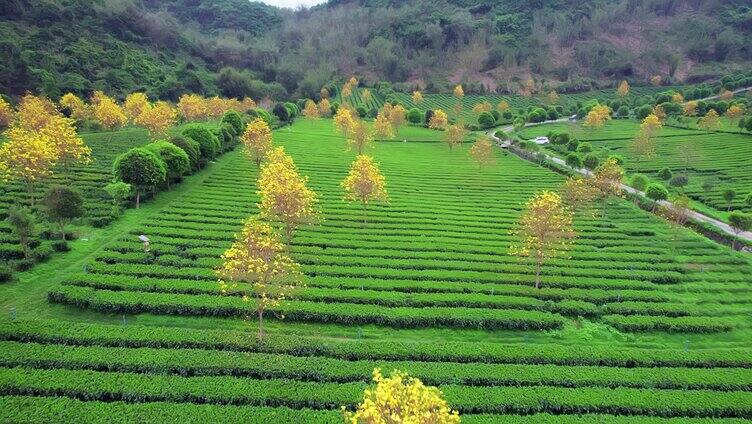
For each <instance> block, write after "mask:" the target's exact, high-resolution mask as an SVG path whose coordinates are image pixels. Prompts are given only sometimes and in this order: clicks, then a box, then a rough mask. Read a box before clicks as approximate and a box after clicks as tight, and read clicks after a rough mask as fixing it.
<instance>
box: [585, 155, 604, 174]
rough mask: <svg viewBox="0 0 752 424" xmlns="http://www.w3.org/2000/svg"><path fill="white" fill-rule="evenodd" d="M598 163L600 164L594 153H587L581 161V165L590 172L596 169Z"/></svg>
mask: <svg viewBox="0 0 752 424" xmlns="http://www.w3.org/2000/svg"><path fill="white" fill-rule="evenodd" d="M599 163H600V160H599V159H598V156H597V155H596V154H595V153H588V154H586V155H585V157H584V158H583V159H582V165H584V166H585V168H587V169H590V170H593V169H595V168H597V167H598V164H599Z"/></svg>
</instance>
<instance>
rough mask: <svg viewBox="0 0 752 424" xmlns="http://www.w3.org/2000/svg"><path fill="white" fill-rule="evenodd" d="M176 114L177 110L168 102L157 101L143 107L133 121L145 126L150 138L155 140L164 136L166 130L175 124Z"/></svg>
mask: <svg viewBox="0 0 752 424" xmlns="http://www.w3.org/2000/svg"><path fill="white" fill-rule="evenodd" d="M177 115H178V113H177V111H176V110H175V109H173V108H172V106H170V104H169V103H167V102H162V101H159V102H157V103H155V104H154V105H153V106H149V107H145V108H143V109H142V110H141V113H140V114H139V115H138V117H137V118H136V121H135V123H136V124H137V125H141V126H142V127H144V128H146V129H147V130H148V131H149V136H150V137H151V139H152V140H157V139H160V138H164V137H165V135H166V133H167V130H168V129H169V128H170V127H172V126H173V125H175V122H176V121H177Z"/></svg>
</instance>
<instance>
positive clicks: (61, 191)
mask: <svg viewBox="0 0 752 424" xmlns="http://www.w3.org/2000/svg"><path fill="white" fill-rule="evenodd" d="M43 204H44V209H45V213H46V215H47V216H48V217H49V218H50V220H51V221H54V222H56V223H57V224H58V227H59V228H60V236H61V237H62V240H63V241H65V224H66V223H67V222H68V221H70V220H71V219H74V218H79V217H81V216H83V214H84V198H83V196H81V193H79V192H78V190H75V189H72V188H70V187H67V186H52V187H50V188H49V189H47V193H46V194H45V195H44V199H43Z"/></svg>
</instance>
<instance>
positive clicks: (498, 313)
mask: <svg viewBox="0 0 752 424" xmlns="http://www.w3.org/2000/svg"><path fill="white" fill-rule="evenodd" d="M48 300H49V301H51V302H53V303H63V304H68V305H74V306H77V307H80V308H87V309H93V310H96V311H99V312H107V313H113V312H114V313H130V314H136V313H142V312H149V313H155V314H168V315H194V316H195V315H209V316H252V315H253V314H254V312H255V305H254V303H253V302H245V301H243V300H242V299H241V298H239V297H232V296H211V295H183V294H166V293H146V292H123V291H110V290H96V289H92V288H88V287H75V286H61V287H58V288H56V289H54V290H51V291H50V292H49V293H48ZM273 312H278V313H281V314H283V315H284V316H285V319H288V320H291V321H306V322H322V323H338V324H344V325H353V324H376V325H386V326H391V327H397V328H420V327H457V328H483V329H509V330H550V329H558V328H561V327H562V326H563V325H564V318H562V317H561V316H559V315H554V314H550V313H546V312H538V311H522V310H511V309H506V310H495V309H482V308H446V307H434V308H409V307H396V308H385V307H381V306H375V305H361V304H354V303H316V302H305V301H289V302H286V303H285V304H283V305H282V306H280V307H279V308H275V309H274V310H273Z"/></svg>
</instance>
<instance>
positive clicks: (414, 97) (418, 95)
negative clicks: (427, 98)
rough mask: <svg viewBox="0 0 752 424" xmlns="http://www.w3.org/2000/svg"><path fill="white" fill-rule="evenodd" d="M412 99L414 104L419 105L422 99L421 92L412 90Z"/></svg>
mask: <svg viewBox="0 0 752 424" xmlns="http://www.w3.org/2000/svg"><path fill="white" fill-rule="evenodd" d="M412 100H413V103H415V105H416V106H417V105H419V104H420V103H421V102H422V101H423V93H421V92H420V91H418V90H415V91H413V94H412Z"/></svg>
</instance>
